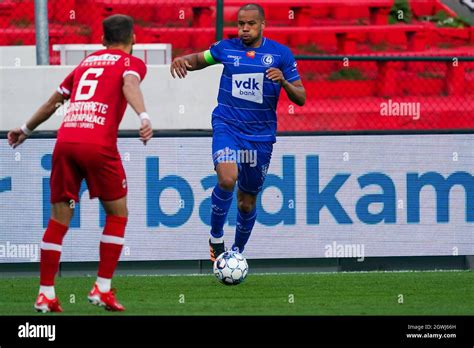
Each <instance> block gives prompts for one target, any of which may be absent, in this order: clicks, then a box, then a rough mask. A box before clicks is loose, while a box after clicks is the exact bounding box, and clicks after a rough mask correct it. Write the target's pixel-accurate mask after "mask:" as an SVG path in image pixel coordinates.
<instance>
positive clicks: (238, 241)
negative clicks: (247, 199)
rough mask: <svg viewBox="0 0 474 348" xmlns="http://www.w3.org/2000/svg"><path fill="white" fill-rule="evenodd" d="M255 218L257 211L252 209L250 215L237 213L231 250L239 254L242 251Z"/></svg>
mask: <svg viewBox="0 0 474 348" xmlns="http://www.w3.org/2000/svg"><path fill="white" fill-rule="evenodd" d="M256 218H257V209H256V208H254V209H253V210H252V211H251V212H250V213H248V214H247V213H244V212H242V211H240V210H239V211H238V213H237V227H236V229H235V243H234V245H233V246H232V250H237V248H238V249H239V250H238V251H239V252H240V253H241V252H243V251H244V248H245V244H247V242H248V240H249V238H250V233H252V228H253V225H254V224H255V220H256Z"/></svg>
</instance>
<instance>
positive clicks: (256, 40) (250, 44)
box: [241, 31, 263, 47]
mask: <svg viewBox="0 0 474 348" xmlns="http://www.w3.org/2000/svg"><path fill="white" fill-rule="evenodd" d="M262 36H263V35H262V32H261V31H260V33H259V34H258V35H257V36H256V37H255V39H253V40H252V41H250V42H248V43H246V42H244V41H242V42H243V43H244V44H245V46H247V47H252V46H253V45H254V44H255V43H256V42H258V40H260V39H261V38H262ZM241 40H242V39H241Z"/></svg>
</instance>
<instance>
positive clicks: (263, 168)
mask: <svg viewBox="0 0 474 348" xmlns="http://www.w3.org/2000/svg"><path fill="white" fill-rule="evenodd" d="M272 151H273V142H260V141H250V140H246V139H242V138H240V137H238V136H236V135H234V134H233V133H232V132H231V131H230V130H228V129H227V128H224V127H219V128H214V132H213V137H212V160H213V162H214V168H216V167H217V165H218V164H219V163H237V167H238V169H239V176H238V186H239V189H240V190H241V191H243V192H245V193H249V194H252V195H257V194H258V193H259V192H260V191H261V190H262V187H263V182H264V181H265V176H266V175H267V171H268V166H269V165H270V159H271V158H272Z"/></svg>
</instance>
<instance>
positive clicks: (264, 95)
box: [210, 38, 300, 142]
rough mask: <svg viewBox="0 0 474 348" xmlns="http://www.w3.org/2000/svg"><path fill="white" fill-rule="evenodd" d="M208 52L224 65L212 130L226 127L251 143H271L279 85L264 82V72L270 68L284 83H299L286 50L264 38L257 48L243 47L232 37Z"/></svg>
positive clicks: (293, 64) (293, 63) (273, 134)
mask: <svg viewBox="0 0 474 348" xmlns="http://www.w3.org/2000/svg"><path fill="white" fill-rule="evenodd" d="M210 53H211V55H212V57H213V58H214V60H215V61H216V62H219V63H222V64H223V65H224V70H223V72H222V76H221V80H220V85H219V95H218V98H217V101H218V105H217V107H216V108H215V109H214V111H213V113H212V127H213V128H214V129H216V128H217V127H226V128H228V129H229V130H231V131H232V132H233V133H234V134H235V135H237V136H239V137H241V138H244V139H247V140H251V141H271V142H275V140H276V138H275V133H276V130H277V117H276V108H277V103H278V98H279V96H280V90H281V86H280V84H279V83H277V82H273V81H272V80H269V79H267V78H266V73H265V72H266V70H267V69H269V68H271V67H274V68H278V69H280V70H281V71H282V72H283V75H284V77H285V79H286V80H287V81H288V82H290V83H291V82H294V81H296V80H299V79H300V76H299V74H298V70H297V68H296V61H295V58H294V57H293V54H292V53H291V51H290V49H289V48H288V47H286V46H284V45H282V44H279V43H278V42H275V41H273V40H269V39H267V38H263V40H262V44H261V45H260V47H258V48H253V47H247V46H245V45H244V44H243V43H242V42H241V40H240V39H238V38H235V39H228V40H222V41H219V42H216V43H215V44H214V45H212V46H211V48H210Z"/></svg>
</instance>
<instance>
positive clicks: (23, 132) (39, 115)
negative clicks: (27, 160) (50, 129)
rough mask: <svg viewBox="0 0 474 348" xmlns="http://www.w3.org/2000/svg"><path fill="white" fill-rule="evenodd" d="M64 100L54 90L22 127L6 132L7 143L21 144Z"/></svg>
mask: <svg viewBox="0 0 474 348" xmlns="http://www.w3.org/2000/svg"><path fill="white" fill-rule="evenodd" d="M65 100H66V98H65V97H64V96H63V95H62V94H60V93H58V92H54V93H53V95H52V96H51V97H50V98H49V99H48V101H47V102H46V103H44V104H43V105H41V106H40V108H39V109H38V110H37V111H36V112H35V113H34V114H33V116H31V118H30V119H29V120H28V121H27V122H26V123H25V124H24V125H23V126H22V127H20V128H15V129H12V130H11V131H10V132H8V135H7V138H8V144H9V145H10V146H12V147H13V148H15V147H17V146H18V145H20V144H22V143H23V142H24V141H25V140H26V138H28V135H30V133H31V132H33V131H34V130H35V129H36V128H37V127H38V126H39V125H40V124H42V123H43V122H45V121H47V120H48V119H49V118H50V117H51V116H52V115H53V114H54V113H55V112H56V110H57V109H58V108H59V107H61V106H62V105H63V103H64V101H65Z"/></svg>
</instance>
